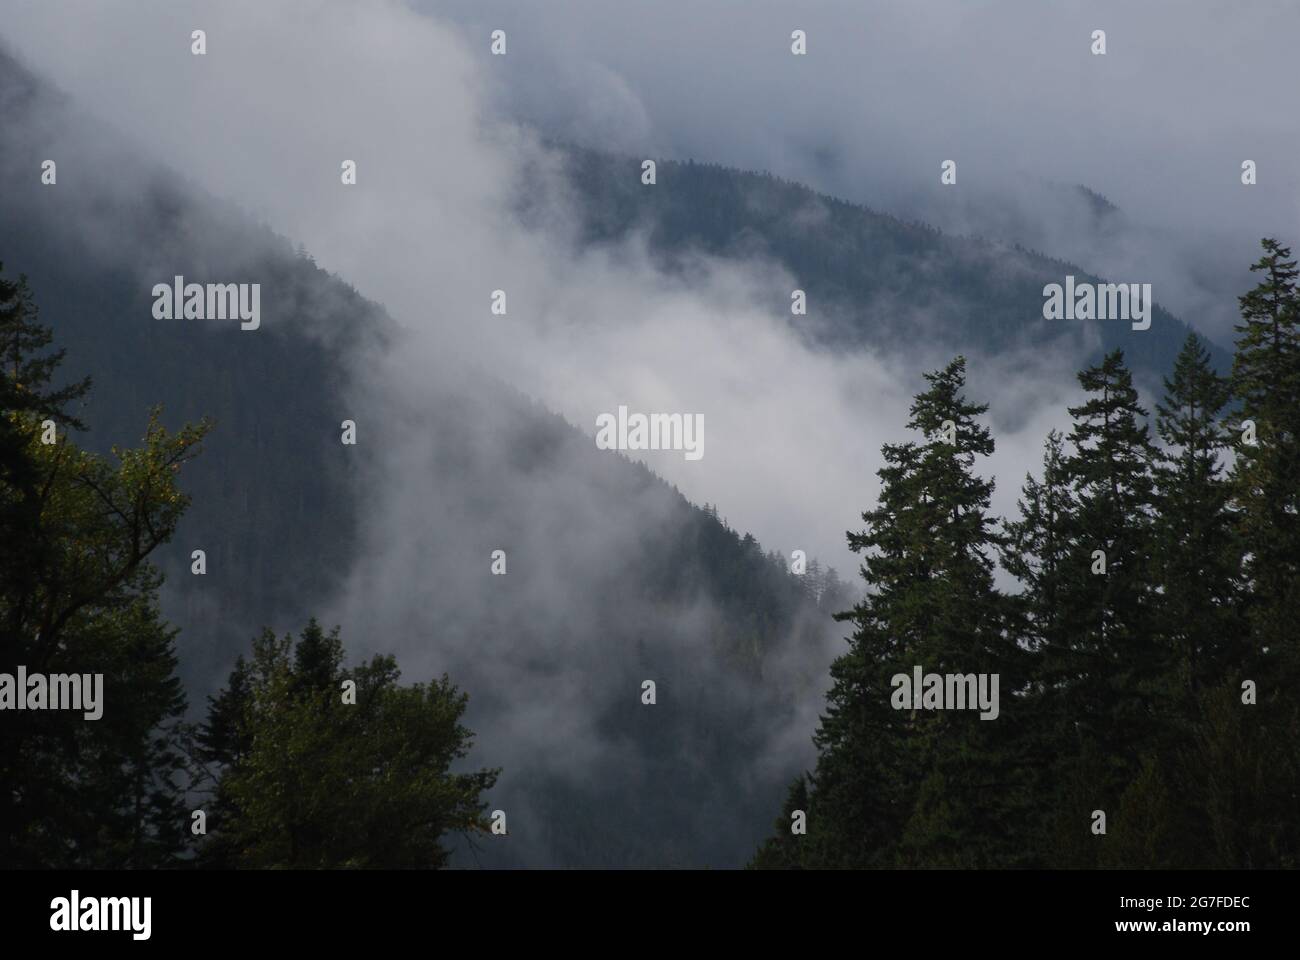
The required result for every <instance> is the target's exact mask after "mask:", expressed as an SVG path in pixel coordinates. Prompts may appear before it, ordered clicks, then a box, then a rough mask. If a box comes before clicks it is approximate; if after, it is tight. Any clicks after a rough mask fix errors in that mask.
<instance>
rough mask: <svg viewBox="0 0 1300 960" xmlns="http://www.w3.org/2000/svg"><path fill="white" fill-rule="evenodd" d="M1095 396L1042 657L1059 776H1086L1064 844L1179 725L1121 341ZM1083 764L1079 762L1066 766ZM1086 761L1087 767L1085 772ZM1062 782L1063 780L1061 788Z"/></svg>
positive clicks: (1072, 799) (1058, 840) (1064, 817)
mask: <svg viewBox="0 0 1300 960" xmlns="http://www.w3.org/2000/svg"><path fill="white" fill-rule="evenodd" d="M1079 383H1080V385H1081V386H1082V387H1083V389H1084V390H1085V391H1087V392H1088V394H1089V397H1088V398H1087V399H1086V400H1085V402H1084V403H1082V404H1080V405H1079V406H1076V407H1071V408H1070V410H1069V412H1070V415H1071V416H1072V417H1073V418H1074V424H1073V428H1072V430H1071V433H1070V446H1071V450H1070V453H1069V454H1068V456H1066V458H1065V459H1064V461H1063V462H1062V465H1061V467H1062V474H1063V478H1064V480H1065V482H1066V483H1067V484H1068V485H1069V488H1070V492H1071V499H1070V503H1069V509H1068V513H1066V514H1065V515H1064V516H1063V518H1062V520H1063V523H1062V527H1063V530H1064V533H1065V536H1066V541H1067V543H1066V546H1065V548H1064V551H1063V555H1062V561H1061V566H1060V567H1059V571H1060V574H1061V576H1060V582H1059V584H1058V585H1057V590H1056V604H1057V608H1058V614H1057V617H1058V622H1057V624H1056V625H1055V629H1056V630H1057V631H1058V633H1057V637H1056V639H1055V641H1054V642H1048V643H1044V644H1043V646H1042V652H1041V656H1040V658H1039V661H1038V663H1039V669H1040V674H1039V677H1040V682H1039V688H1040V689H1041V693H1042V708H1043V709H1042V719H1043V723H1044V725H1045V729H1047V730H1050V736H1051V737H1052V738H1053V739H1054V740H1055V741H1056V742H1057V749H1058V751H1059V754H1058V762H1057V765H1056V769H1055V770H1054V771H1053V778H1054V780H1055V782H1056V783H1057V784H1058V785H1062V786H1063V785H1068V784H1074V785H1081V787H1082V790H1083V793H1082V794H1080V793H1067V794H1066V795H1062V796H1059V797H1058V799H1057V802H1056V803H1055V804H1053V806H1052V811H1053V813H1054V815H1055V816H1056V818H1057V819H1056V826H1055V830H1054V833H1055V840H1054V841H1052V843H1053V844H1054V845H1055V844H1064V847H1063V848H1066V847H1068V848H1070V849H1076V850H1086V851H1088V852H1087V853H1085V854H1084V856H1085V857H1086V858H1087V859H1085V862H1084V863H1078V864H1073V865H1081V866H1082V865H1088V864H1090V863H1091V862H1093V861H1092V860H1091V854H1092V852H1094V851H1095V852H1096V853H1100V849H1099V848H1098V847H1097V845H1096V844H1091V845H1088V846H1087V847H1084V848H1077V847H1074V846H1073V845H1072V844H1068V843H1065V841H1064V840H1063V832H1064V833H1065V834H1068V835H1069V836H1071V837H1073V836H1076V835H1077V834H1076V832H1075V831H1076V830H1077V829H1078V828H1079V825H1080V824H1082V823H1083V822H1084V818H1085V817H1086V816H1087V815H1088V813H1089V812H1090V811H1091V810H1094V809H1102V810H1107V811H1110V815H1111V816H1112V817H1113V816H1114V811H1115V810H1116V809H1117V807H1118V803H1119V801H1120V798H1121V796H1122V795H1123V792H1124V790H1125V789H1126V788H1127V786H1128V784H1129V783H1130V782H1131V781H1132V780H1133V779H1134V778H1135V777H1136V775H1137V773H1138V771H1139V769H1140V765H1141V761H1142V758H1143V756H1144V755H1145V753H1146V752H1147V751H1148V750H1150V749H1152V748H1153V747H1154V746H1155V745H1156V744H1158V743H1159V742H1160V739H1161V737H1163V736H1167V733H1166V732H1165V731H1166V730H1167V728H1168V725H1169V722H1170V710H1171V707H1170V704H1169V695H1168V691H1167V690H1166V689H1165V687H1164V685H1165V684H1166V683H1167V679H1168V669H1167V664H1168V659H1169V658H1168V656H1167V655H1166V654H1165V652H1164V650H1163V648H1162V647H1161V644H1160V642H1159V639H1158V637H1157V634H1156V626H1157V621H1156V603H1157V598H1158V591H1157V590H1156V585H1155V583H1154V568H1153V562H1152V548H1153V542H1154V539H1153V537H1154V535H1153V524H1154V519H1153V511H1154V498H1155V489H1154V476H1153V464H1154V461H1155V458H1156V451H1155V448H1154V447H1153V445H1152V443H1151V439H1150V435H1149V432H1148V429H1147V426H1146V416H1147V411H1146V410H1145V409H1144V408H1143V407H1142V406H1141V405H1140V403H1139V398H1138V394H1137V390H1136V389H1135V388H1134V386H1133V380H1132V376H1131V374H1130V373H1129V371H1128V369H1127V368H1126V367H1125V365H1124V359H1123V353H1122V352H1121V351H1119V350H1116V351H1113V352H1111V353H1109V354H1107V355H1106V357H1105V358H1104V359H1103V360H1102V362H1101V363H1100V364H1098V365H1097V366H1093V367H1090V368H1088V369H1086V370H1084V371H1082V372H1081V373H1080V374H1079ZM1071 764H1075V765H1076V768H1075V769H1074V770H1073V771H1071V770H1068V769H1066V768H1067V767H1068V766H1069V765H1071ZM1078 765H1084V766H1086V767H1087V769H1086V770H1084V769H1083V766H1078ZM1063 788H1064V787H1063Z"/></svg>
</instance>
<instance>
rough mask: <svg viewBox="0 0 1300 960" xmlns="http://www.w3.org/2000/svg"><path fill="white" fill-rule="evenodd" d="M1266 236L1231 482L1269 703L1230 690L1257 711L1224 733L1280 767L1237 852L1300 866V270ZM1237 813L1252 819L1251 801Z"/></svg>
mask: <svg viewBox="0 0 1300 960" xmlns="http://www.w3.org/2000/svg"><path fill="white" fill-rule="evenodd" d="M1261 244H1262V246H1263V248H1264V254H1263V256H1262V257H1261V258H1260V259H1259V260H1258V261H1257V262H1256V263H1255V264H1253V265H1252V266H1251V270H1252V271H1254V272H1257V273H1261V274H1262V275H1263V276H1262V278H1261V280H1260V282H1259V284H1258V285H1257V286H1256V287H1255V288H1254V289H1253V290H1251V291H1250V292H1248V293H1247V294H1245V295H1244V296H1242V297H1241V298H1240V304H1241V317H1242V322H1241V323H1240V324H1239V325H1238V326H1237V328H1236V329H1237V332H1238V334H1239V336H1238V338H1237V350H1236V355H1235V357H1234V360H1233V375H1232V392H1233V397H1234V399H1235V400H1236V402H1237V417H1236V423H1235V424H1234V435H1233V448H1234V452H1235V454H1236V460H1235V462H1234V465H1233V469H1232V474H1231V478H1230V483H1231V488H1232V506H1233V510H1234V513H1235V517H1236V520H1237V523H1238V526H1239V529H1240V532H1241V540H1242V550H1243V556H1244V563H1243V567H1244V575H1245V578H1246V582H1247V584H1248V589H1249V593H1248V597H1247V602H1246V609H1245V616H1246V617H1247V619H1248V621H1249V625H1250V644H1249V653H1248V657H1247V659H1246V662H1245V663H1244V665H1243V674H1244V679H1245V680H1249V681H1251V682H1252V683H1254V684H1255V685H1256V689H1257V702H1256V704H1255V705H1254V706H1253V707H1249V706H1246V705H1245V704H1242V703H1241V699H1242V694H1241V691H1240V689H1233V688H1231V687H1229V690H1228V691H1227V695H1226V696H1227V699H1225V701H1224V702H1226V703H1230V704H1231V703H1234V701H1235V709H1241V708H1242V707H1245V709H1246V710H1247V713H1246V714H1245V715H1244V716H1243V717H1240V718H1229V717H1227V716H1225V715H1224V712H1223V711H1224V710H1225V709H1226V708H1224V707H1222V706H1221V707H1220V716H1219V720H1220V722H1219V725H1218V727H1217V729H1218V730H1219V731H1224V732H1227V733H1228V734H1230V735H1231V737H1233V738H1235V739H1236V740H1237V741H1238V742H1237V749H1239V750H1241V751H1243V752H1244V753H1245V754H1246V756H1248V757H1253V758H1254V762H1255V763H1256V764H1258V765H1261V766H1263V767H1265V768H1267V769H1268V777H1267V780H1266V782H1265V785H1266V789H1264V790H1263V791H1261V792H1260V793H1258V794H1256V795H1255V796H1253V797H1252V798H1251V799H1250V802H1249V804H1248V805H1247V807H1246V809H1247V810H1249V812H1250V820H1251V821H1252V822H1253V824H1254V825H1255V826H1256V827H1257V829H1256V830H1255V831H1254V832H1252V833H1246V832H1244V831H1241V830H1235V831H1232V833H1233V834H1234V836H1235V839H1234V846H1233V849H1235V850H1236V851H1237V853H1238V855H1239V856H1240V857H1241V858H1242V859H1243V860H1245V861H1246V862H1248V863H1250V864H1252V865H1256V866H1294V865H1296V864H1297V863H1300V822H1298V821H1297V818H1296V817H1295V816H1294V811H1295V809H1296V805H1297V803H1300V758H1297V756H1296V751H1295V750H1294V747H1293V746H1292V747H1291V748H1289V749H1288V748H1285V747H1283V746H1282V745H1283V744H1286V743H1288V742H1289V743H1290V744H1292V745H1294V743H1295V742H1296V741H1297V739H1300V700H1298V699H1297V697H1296V695H1295V691H1296V690H1297V689H1300V638H1297V636H1296V624H1297V622H1300V288H1298V287H1297V277H1298V276H1300V271H1297V269H1296V261H1295V260H1293V259H1292V256H1291V249H1290V248H1289V247H1286V246H1283V245H1282V244H1280V243H1279V242H1277V241H1276V240H1273V239H1269V238H1266V239H1264V240H1263V241H1261ZM1251 427H1253V429H1254V438H1253V441H1252V439H1251V438H1250V428H1251ZM1229 683H1231V681H1229ZM1211 747H1212V749H1214V750H1216V752H1217V753H1219V754H1220V755H1223V754H1224V753H1225V752H1226V749H1227V748H1226V747H1225V746H1224V744H1223V743H1222V742H1221V741H1214V742H1212V743H1211ZM1228 815H1236V816H1238V817H1240V816H1241V809H1240V808H1238V809H1237V810H1236V811H1234V813H1233V814H1228ZM1223 829H1225V830H1226V829H1227V828H1223Z"/></svg>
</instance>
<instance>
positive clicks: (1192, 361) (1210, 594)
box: [1153, 334, 1247, 719]
mask: <svg viewBox="0 0 1300 960" xmlns="http://www.w3.org/2000/svg"><path fill="white" fill-rule="evenodd" d="M1227 403H1228V382H1227V380H1226V379H1225V378H1224V377H1221V376H1220V375H1219V374H1218V373H1216V372H1215V371H1214V369H1213V367H1212V366H1211V365H1210V355H1209V352H1208V350H1206V347H1205V344H1204V342H1203V341H1202V340H1201V339H1200V338H1199V337H1198V336H1196V334H1189V335H1188V337H1187V341H1186V343H1184V345H1183V349H1182V351H1181V352H1180V353H1179V355H1178V358H1177V360H1176V361H1175V363H1174V369H1173V373H1172V375H1171V376H1169V377H1166V378H1165V397H1164V399H1163V401H1162V402H1160V403H1159V404H1157V406H1156V414H1157V416H1156V430H1157V433H1158V434H1159V436H1160V439H1161V440H1163V441H1164V443H1165V450H1164V451H1163V452H1162V453H1161V455H1160V458H1159V463H1158V465H1157V467H1156V482H1157V495H1156V505H1157V510H1156V519H1155V529H1154V535H1155V554H1154V559H1155V567H1154V570H1153V573H1154V575H1155V577H1156V582H1158V583H1159V584H1160V585H1161V588H1162V592H1161V596H1160V598H1159V603H1160V633H1161V635H1162V637H1163V638H1164V640H1165V642H1166V644H1167V645H1168V646H1169V652H1170V654H1171V656H1172V657H1173V660H1172V661H1171V664H1170V665H1171V667H1172V668H1173V670H1174V678H1173V679H1174V682H1175V685H1176V689H1175V691H1174V694H1175V696H1176V697H1177V699H1178V701H1179V707H1178V713H1179V715H1180V716H1181V717H1185V718H1188V719H1190V718H1191V717H1193V716H1194V714H1195V712H1196V708H1195V706H1194V704H1195V703H1196V701H1197V700H1198V698H1199V697H1200V695H1201V693H1202V691H1204V690H1206V689H1207V688H1209V687H1213V686H1218V685H1219V684H1221V683H1222V682H1223V680H1224V678H1225V677H1227V676H1228V675H1229V673H1230V672H1231V671H1233V669H1234V668H1235V667H1237V666H1238V665H1240V664H1243V663H1244V662H1245V661H1246V659H1247V646H1246V642H1245V641H1246V636H1247V631H1246V625H1245V623H1244V622H1243V620H1242V618H1241V601H1242V597H1243V588H1244V583H1243V579H1242V575H1241V562H1242V557H1241V550H1240V546H1239V540H1238V537H1237V534H1236V530H1235V524H1234V521H1233V517H1232V515H1231V513H1230V512H1229V511H1228V499H1229V496H1230V490H1229V487H1228V483H1227V480H1226V476H1225V462H1226V456H1227V452H1228V449H1229V444H1230V442H1231V440H1230V438H1231V434H1230V432H1229V431H1228V430H1227V427H1226V425H1225V424H1224V423H1223V421H1222V419H1221V416H1222V414H1223V412H1224V408H1225V406H1226V405H1227Z"/></svg>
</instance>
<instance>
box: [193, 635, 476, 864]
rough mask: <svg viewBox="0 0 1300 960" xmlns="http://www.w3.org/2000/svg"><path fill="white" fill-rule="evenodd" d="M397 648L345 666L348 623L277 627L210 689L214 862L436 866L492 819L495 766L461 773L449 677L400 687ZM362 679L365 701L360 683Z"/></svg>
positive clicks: (466, 738)
mask: <svg viewBox="0 0 1300 960" xmlns="http://www.w3.org/2000/svg"><path fill="white" fill-rule="evenodd" d="M399 675H400V674H399V671H398V669H397V663H396V661H395V660H394V659H393V658H392V657H383V656H376V657H374V658H373V659H372V660H371V661H370V662H369V663H366V664H363V665H361V666H359V667H355V668H351V669H349V668H346V667H345V666H344V665H343V646H342V642H341V641H340V639H339V635H338V631H337V629H336V630H334V631H332V632H330V633H325V632H324V631H323V630H322V629H321V628H320V626H319V624H317V623H316V621H315V620H312V621H311V622H310V623H308V625H307V627H306V629H305V630H304V631H303V632H302V634H301V635H300V636H299V638H298V640H297V642H296V643H295V642H294V641H293V640H292V638H291V637H289V636H285V637H284V638H277V637H276V636H275V635H274V634H273V633H271V632H270V631H266V632H265V633H263V634H262V635H261V636H260V637H258V638H257V639H255V640H254V641H253V648H252V655H251V657H250V659H249V660H247V661H244V660H242V659H241V661H240V662H239V664H238V665H237V666H236V667H235V670H234V671H233V672H232V673H231V676H230V681H229V683H228V684H227V686H226V688H225V689H224V690H223V691H222V692H221V693H220V694H219V695H218V696H217V697H215V698H210V702H209V710H208V720H207V723H206V724H205V725H204V727H203V729H202V730H201V732H200V736H199V742H200V745H201V749H202V751H203V756H204V759H205V760H206V761H208V762H209V763H210V764H212V765H214V766H215V767H216V768H217V786H216V792H215V798H214V805H213V818H212V828H213V829H212V833H211V836H210V838H209V840H208V842H207V844H206V845H205V847H204V849H203V850H202V854H201V856H202V859H203V861H204V862H206V863H208V864H212V865H218V866H227V867H232V866H238V867H286V868H300V869H301V868H327V867H388V868H415V867H439V866H442V865H443V864H444V863H445V861H446V857H447V851H446V850H445V848H444V847H443V846H442V844H441V839H442V837H443V836H444V835H445V834H447V833H449V832H458V833H463V834H473V833H476V832H480V831H484V830H486V829H487V828H488V823H487V820H486V818H485V815H484V811H485V809H486V807H485V804H484V802H483V801H482V799H481V797H480V795H481V793H482V792H483V791H485V790H487V789H490V788H491V787H492V785H493V784H494V783H495V782H496V777H497V771H495V770H479V771H476V772H472V773H452V772H451V771H450V768H451V767H452V765H453V764H455V763H456V762H457V761H459V760H461V759H462V758H464V757H465V756H466V755H467V753H468V751H469V747H470V744H471V741H472V739H473V737H472V734H471V733H470V732H469V731H468V730H467V729H465V727H463V726H462V725H461V724H460V717H461V715H462V714H463V713H464V710H465V705H466V702H467V697H466V695H465V694H463V693H459V692H458V691H457V689H456V687H455V686H454V685H453V684H452V683H451V681H450V680H449V679H448V678H447V677H446V676H445V675H444V676H443V677H442V678H440V679H438V680H434V681H432V682H430V683H427V684H421V683H417V684H413V685H410V686H402V685H399V683H398V678H399ZM352 684H354V685H355V688H354V689H355V702H348V701H350V700H351V699H352V696H351V690H352V689H353V688H351V686H350V685H352Z"/></svg>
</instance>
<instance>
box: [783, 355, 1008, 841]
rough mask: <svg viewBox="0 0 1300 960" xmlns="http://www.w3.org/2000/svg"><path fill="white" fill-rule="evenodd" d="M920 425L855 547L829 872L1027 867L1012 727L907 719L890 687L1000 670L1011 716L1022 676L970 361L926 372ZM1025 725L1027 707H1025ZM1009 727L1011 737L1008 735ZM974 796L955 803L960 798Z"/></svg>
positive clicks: (884, 473) (824, 788)
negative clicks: (925, 675) (858, 595)
mask: <svg viewBox="0 0 1300 960" xmlns="http://www.w3.org/2000/svg"><path fill="white" fill-rule="evenodd" d="M926 379H927V381H928V382H929V389H928V390H926V391H925V392H924V393H922V394H920V395H918V396H917V397H916V399H915V402H914V403H913V405H912V408H911V419H910V420H909V422H908V424H907V426H908V427H909V428H910V429H913V430H916V431H918V432H919V433H920V434H921V436H922V440H921V442H916V441H909V442H906V443H902V444H886V445H885V446H884V447H883V448H882V455H883V458H884V460H885V466H884V467H882V468H881V469H880V470H879V471H878V476H879V477H880V480H881V491H880V497H879V502H878V504H877V506H876V507H875V508H874V509H872V510H869V511H867V512H866V513H864V514H863V515H862V516H863V520H864V521H865V522H866V524H867V527H866V529H865V530H864V531H862V532H860V533H850V534H849V535H848V540H849V546H850V548H851V549H852V550H854V552H857V553H862V554H864V555H865V556H864V560H863V563H862V566H861V571H860V572H861V574H862V577H863V579H864V580H865V581H866V585H867V588H868V592H867V596H866V597H865V598H864V599H863V600H862V602H860V603H859V604H857V605H856V606H854V607H853V609H851V610H849V611H846V612H844V613H841V614H838V615H837V619H839V620H842V621H847V622H851V623H853V624H854V627H855V631H854V634H853V636H852V638H851V639H850V650H849V652H848V653H846V654H845V655H843V656H841V657H840V658H839V659H838V660H836V662H835V663H834V664H833V665H832V668H831V674H832V678H833V686H832V689H831V691H830V693H829V694H828V698H827V699H828V704H827V711H826V714H825V715H824V716H823V718H822V722H821V725H820V727H819V729H818V731H817V734H816V736H815V737H814V742H815V744H816V746H817V748H818V751H819V756H818V761H817V767H816V771H815V774H814V775H813V778H812V786H813V791H812V796H811V797H810V804H811V811H810V815H809V837H808V840H809V857H808V858H807V859H806V860H805V862H809V863H813V864H817V865H824V864H830V865H842V866H880V865H902V864H946V865H953V864H970V865H989V864H996V863H1000V862H1007V861H1009V860H1014V859H1016V858H1017V857H1018V856H1020V853H1019V851H1020V850H1021V849H1022V848H1021V847H1020V845H1019V844H1018V843H1016V842H1015V840H1014V839H1013V837H1014V834H1015V832H1016V822H1015V821H1016V820H1017V804H1018V802H1019V801H1020V800H1021V798H1023V790H1022V789H1021V786H1020V785H1019V783H1018V782H1016V781H1017V777H1016V775H1015V772H1014V764H1013V763H1012V762H1011V758H1010V755H1009V754H1008V753H1006V752H1005V747H1006V745H1007V744H1008V743H1009V742H1011V740H1012V739H1013V738H1012V737H1010V736H1008V734H1007V729H1008V727H1009V725H1010V723H1009V721H1007V720H1006V719H1005V716H1004V717H1003V718H1002V719H999V720H996V721H992V722H989V721H983V720H981V719H980V718H979V714H978V712H977V711H974V710H970V711H964V710H963V711H955V710H939V711H930V712H929V713H928V714H926V713H925V712H920V711H909V710H897V709H894V707H893V705H892V703H891V700H892V694H893V692H894V686H893V684H892V682H891V681H892V678H893V677H894V676H896V675H897V674H906V675H907V676H909V677H910V676H911V674H912V668H913V666H915V665H921V666H922V667H923V669H924V670H925V671H926V672H938V673H959V674H969V673H975V674H980V673H989V674H991V673H998V674H1000V675H1001V691H1002V696H1003V698H1004V699H1003V700H1002V703H1003V704H1004V707H1003V709H1009V708H1010V701H1011V698H1012V695H1013V693H1014V692H1015V691H1016V690H1017V689H1018V688H1019V687H1020V685H1021V683H1022V678H1023V668H1022V665H1021V663H1020V657H1019V651H1018V650H1017V648H1016V647H1015V645H1014V642H1013V641H1012V640H1011V638H1010V637H1009V636H1008V634H1007V631H1006V628H1005V626H1006V625H1005V604H1004V599H1003V598H1002V597H1001V596H1000V595H999V593H998V592H997V591H996V590H995V588H994V586H993V580H992V560H991V558H990V554H991V551H992V550H993V548H994V547H995V546H996V544H997V534H996V532H995V530H994V527H993V521H992V520H991V518H990V517H989V516H988V514H987V509H988V505H989V499H990V496H991V493H992V484H991V483H990V482H988V481H986V480H984V479H982V478H980V477H979V476H977V475H976V474H975V472H974V467H975V461H976V458H977V457H986V456H988V455H989V454H991V453H992V451H993V440H992V438H991V437H990V435H989V432H988V429H987V428H986V427H984V426H982V425H981V424H980V423H979V422H978V420H977V418H978V417H979V416H980V415H981V414H982V413H984V412H985V410H986V409H987V408H986V407H984V406H980V405H976V404H972V403H970V402H968V401H967V400H966V399H965V397H964V396H963V395H962V392H961V391H962V388H963V386H964V383H965V360H964V358H961V357H958V358H957V359H956V360H954V361H953V362H952V363H950V364H949V365H948V366H947V367H945V368H944V369H943V370H940V371H937V372H935V373H932V374H927V375H926ZM1011 712H1012V713H1014V711H1011ZM998 724H1004V725H1006V726H1004V728H1002V729H1001V730H1000V731H998V732H996V733H995V731H994V728H995V727H997V725H998ZM949 792H951V796H953V797H956V796H960V797H961V800H960V801H956V800H952V801H949V800H948V799H946V798H948V797H949V796H950V793H949Z"/></svg>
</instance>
